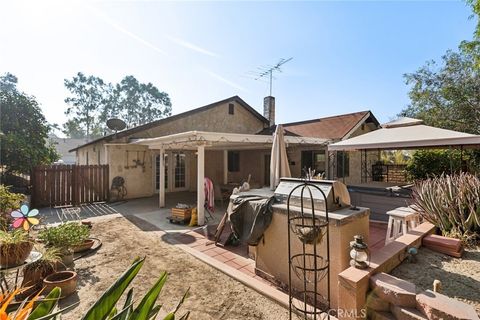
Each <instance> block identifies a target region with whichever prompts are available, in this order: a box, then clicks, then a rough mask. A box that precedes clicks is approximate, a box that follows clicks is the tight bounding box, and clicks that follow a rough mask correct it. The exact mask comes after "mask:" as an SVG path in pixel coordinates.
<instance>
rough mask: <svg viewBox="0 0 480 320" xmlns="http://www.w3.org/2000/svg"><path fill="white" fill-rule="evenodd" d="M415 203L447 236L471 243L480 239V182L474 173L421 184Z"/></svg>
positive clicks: (426, 181)
mask: <svg viewBox="0 0 480 320" xmlns="http://www.w3.org/2000/svg"><path fill="white" fill-rule="evenodd" d="M413 202H414V204H415V205H417V206H418V207H419V208H420V214H421V215H422V216H423V218H424V219H425V220H427V221H429V222H431V223H432V224H434V225H435V226H437V227H438V228H439V229H440V230H441V232H442V234H443V235H445V236H451V237H455V238H459V239H462V240H463V241H464V242H466V243H467V244H469V243H472V242H475V241H478V240H480V179H479V178H478V177H477V176H475V175H472V174H470V173H460V174H457V175H451V176H450V175H441V176H439V177H436V178H431V179H427V180H423V181H417V182H416V183H415V186H414V189H413Z"/></svg>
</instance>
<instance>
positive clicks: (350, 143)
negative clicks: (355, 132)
mask: <svg viewBox="0 0 480 320" xmlns="http://www.w3.org/2000/svg"><path fill="white" fill-rule="evenodd" d="M471 145H475V146H478V145H480V136H478V135H473V134H469V133H464V132H458V131H453V130H447V129H441V128H436V127H431V126H427V125H424V124H422V121H421V120H417V119H411V118H401V119H399V120H396V121H392V122H389V123H386V124H384V125H382V128H381V129H379V130H375V131H371V132H368V133H365V134H363V135H361V136H357V137H354V138H351V139H347V140H343V141H340V142H337V143H334V144H331V145H329V147H328V149H329V150H345V151H348V150H372V149H384V150H387V149H395V150H403V149H419V148H440V147H449V146H471Z"/></svg>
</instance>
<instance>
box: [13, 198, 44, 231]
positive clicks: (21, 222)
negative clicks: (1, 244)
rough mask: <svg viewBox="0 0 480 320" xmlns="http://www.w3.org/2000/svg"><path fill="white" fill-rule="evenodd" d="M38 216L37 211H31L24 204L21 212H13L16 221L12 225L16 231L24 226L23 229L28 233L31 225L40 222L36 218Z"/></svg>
mask: <svg viewBox="0 0 480 320" xmlns="http://www.w3.org/2000/svg"><path fill="white" fill-rule="evenodd" d="M36 215H38V210H37V209H32V210H30V208H29V207H28V206H27V205H26V204H23V205H22V206H21V207H20V210H15V211H12V213H11V216H12V218H14V219H15V220H14V221H13V223H12V225H13V227H14V228H15V229H18V228H20V227H22V226H23V229H25V230H27V231H28V229H30V225H36V224H38V223H39V222H40V221H39V220H38V219H37V218H34V217H35V216H36Z"/></svg>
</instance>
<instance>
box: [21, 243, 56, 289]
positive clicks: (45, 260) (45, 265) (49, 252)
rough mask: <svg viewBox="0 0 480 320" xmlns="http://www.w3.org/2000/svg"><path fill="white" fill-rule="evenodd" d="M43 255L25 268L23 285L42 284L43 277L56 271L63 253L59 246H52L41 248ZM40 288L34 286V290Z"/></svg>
mask: <svg viewBox="0 0 480 320" xmlns="http://www.w3.org/2000/svg"><path fill="white" fill-rule="evenodd" d="M39 251H40V253H41V254H42V257H41V258H40V259H38V260H36V261H34V262H32V263H30V264H28V265H26V266H25V267H24V268H23V282H22V286H37V287H38V286H40V288H41V285H42V281H43V279H44V278H45V277H46V276H48V275H50V274H52V273H53V272H55V270H56V265H57V263H59V262H60V261H62V259H61V253H60V250H59V249H58V248H55V247H50V248H44V249H43V250H39ZM36 289H37V290H38V289H39V288H32V290H33V291H35V290H36Z"/></svg>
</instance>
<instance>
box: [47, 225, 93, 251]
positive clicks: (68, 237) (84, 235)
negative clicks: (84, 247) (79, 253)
mask: <svg viewBox="0 0 480 320" xmlns="http://www.w3.org/2000/svg"><path fill="white" fill-rule="evenodd" d="M89 236H90V228H88V226H85V225H82V224H80V223H76V222H67V223H63V224H60V225H58V226H55V227H50V228H47V229H44V230H42V231H40V233H39V235H38V237H39V238H40V239H41V240H42V241H44V242H45V244H46V245H47V246H52V247H56V248H59V249H62V250H66V249H70V248H72V247H74V246H78V245H80V244H82V243H83V242H84V241H85V240H87V239H88V237H89Z"/></svg>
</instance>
